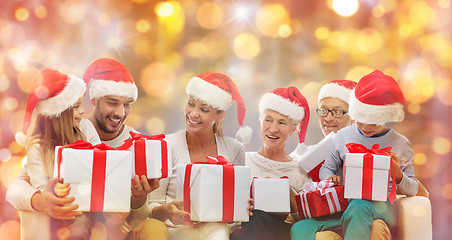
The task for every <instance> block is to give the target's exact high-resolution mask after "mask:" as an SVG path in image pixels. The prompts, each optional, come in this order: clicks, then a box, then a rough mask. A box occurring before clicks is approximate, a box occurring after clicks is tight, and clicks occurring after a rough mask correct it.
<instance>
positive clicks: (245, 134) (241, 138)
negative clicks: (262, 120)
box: [235, 126, 253, 144]
mask: <svg viewBox="0 0 452 240" xmlns="http://www.w3.org/2000/svg"><path fill="white" fill-rule="evenodd" d="M252 135H253V129H252V128H251V127H250V126H243V127H240V128H239V130H238V131H237V133H236V134H235V139H236V140H237V141H238V142H239V143H242V144H247V143H249V142H250V140H251V137H252Z"/></svg>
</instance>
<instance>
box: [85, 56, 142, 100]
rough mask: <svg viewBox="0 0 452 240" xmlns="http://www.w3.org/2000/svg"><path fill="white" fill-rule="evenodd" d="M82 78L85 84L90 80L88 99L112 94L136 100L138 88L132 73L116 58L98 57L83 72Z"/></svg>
mask: <svg viewBox="0 0 452 240" xmlns="http://www.w3.org/2000/svg"><path fill="white" fill-rule="evenodd" d="M83 80H84V81H85V82H86V83H87V84H88V82H91V85H90V86H89V97H90V99H93V98H100V97H104V96H108V95H114V96H121V97H131V98H133V100H134V101H136V100H137V97H138V89H137V86H136V85H135V81H134V80H133V77H132V75H131V74H130V72H129V70H128V69H127V68H126V67H125V66H124V65H122V64H121V63H120V62H118V61H116V60H113V59H109V58H100V59H98V60H96V61H94V62H93V63H91V65H89V66H88V68H87V69H86V71H85V73H84V74H83Z"/></svg>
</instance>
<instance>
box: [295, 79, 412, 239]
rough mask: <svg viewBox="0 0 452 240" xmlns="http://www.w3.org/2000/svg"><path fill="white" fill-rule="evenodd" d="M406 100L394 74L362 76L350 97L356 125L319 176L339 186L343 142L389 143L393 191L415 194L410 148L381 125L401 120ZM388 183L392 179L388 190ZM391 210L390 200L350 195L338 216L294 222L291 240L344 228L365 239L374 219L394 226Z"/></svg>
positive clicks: (339, 140) (337, 140)
mask: <svg viewBox="0 0 452 240" xmlns="http://www.w3.org/2000/svg"><path fill="white" fill-rule="evenodd" d="M404 102H405V99H404V96H403V93H402V91H401V89H400V87H399V86H398V84H397V82H396V81H395V80H394V79H393V78H392V77H390V76H388V75H385V74H383V73H382V72H381V71H378V70H376V71H374V72H372V73H370V74H368V75H366V76H364V77H362V78H361V80H360V81H359V82H358V84H357V85H356V88H355V90H354V93H353V94H352V95H351V97H350V108H349V111H350V113H349V114H350V116H351V117H352V119H353V120H354V121H355V122H356V124H354V125H352V126H349V127H346V128H343V129H341V130H340V131H338V132H337V135H336V136H335V137H334V139H333V146H332V149H331V152H330V155H329V156H328V157H327V158H326V160H325V163H324V164H323V166H322V168H321V169H320V178H321V179H331V180H333V181H334V182H335V184H336V185H340V184H342V182H341V176H342V175H343V174H342V172H339V171H338V170H339V168H340V167H341V166H342V165H343V162H344V159H345V155H346V154H347V153H348V150H347V148H346V146H345V145H346V144H348V143H359V144H362V145H364V146H365V147H367V148H371V147H372V146H373V145H374V144H379V145H380V146H381V148H384V147H388V146H391V147H392V152H391V157H392V163H393V165H394V169H395V176H394V180H395V181H396V186H397V190H399V191H400V192H401V193H403V194H405V195H407V196H414V195H416V193H417V190H418V182H417V180H416V177H415V175H414V170H413V150H412V149H411V145H410V142H409V141H408V139H407V138H406V137H404V136H403V135H401V134H400V133H398V132H396V131H395V130H394V129H391V128H389V127H387V126H386V125H385V124H386V123H388V122H399V121H402V120H403V118H404V111H403V104H404ZM391 183H392V179H390V183H389V184H390V185H389V186H390V187H389V188H390V189H389V191H390V190H391ZM394 193H395V192H394ZM391 197H392V196H390V197H389V198H390V199H391ZM394 197H395V195H394ZM395 214H396V213H395V209H394V207H393V205H392V204H391V203H390V201H389V200H388V201H386V202H378V201H368V200H362V199H352V200H350V203H349V205H348V208H347V209H346V210H345V211H344V212H343V213H342V214H334V215H332V216H326V217H320V218H309V219H305V220H301V221H299V222H297V223H296V224H295V225H294V226H293V227H292V229H291V238H292V239H312V240H314V239H315V234H316V232H318V231H323V230H333V231H336V230H342V231H343V233H344V239H346V240H347V239H369V237H370V232H371V227H372V222H373V220H374V219H382V220H383V221H385V223H386V224H387V225H388V226H389V227H394V225H395Z"/></svg>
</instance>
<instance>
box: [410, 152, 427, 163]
mask: <svg viewBox="0 0 452 240" xmlns="http://www.w3.org/2000/svg"><path fill="white" fill-rule="evenodd" d="M413 162H414V164H416V165H424V164H425V163H426V162H427V156H425V154H424V153H416V154H414V157H413Z"/></svg>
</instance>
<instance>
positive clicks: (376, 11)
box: [372, 5, 386, 18]
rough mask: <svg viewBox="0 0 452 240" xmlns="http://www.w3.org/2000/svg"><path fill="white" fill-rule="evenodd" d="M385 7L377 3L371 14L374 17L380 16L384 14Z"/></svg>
mask: <svg viewBox="0 0 452 240" xmlns="http://www.w3.org/2000/svg"><path fill="white" fill-rule="evenodd" d="M385 12H386V10H385V8H384V7H383V6H382V5H377V6H375V7H374V8H372V15H374V17H376V18H380V17H382V16H383V15H385Z"/></svg>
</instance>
